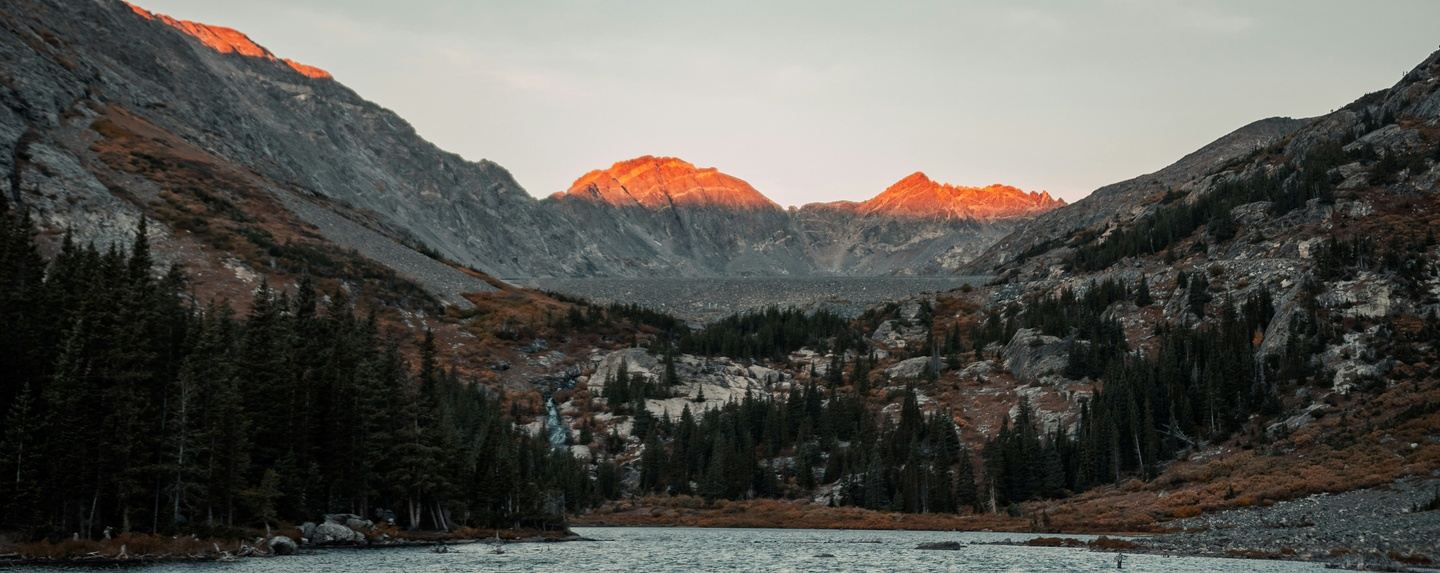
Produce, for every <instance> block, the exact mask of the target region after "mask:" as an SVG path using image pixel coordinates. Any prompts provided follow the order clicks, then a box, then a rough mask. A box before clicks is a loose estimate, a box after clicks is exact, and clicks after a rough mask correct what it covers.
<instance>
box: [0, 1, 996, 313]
mask: <svg viewBox="0 0 1440 573" xmlns="http://www.w3.org/2000/svg"><path fill="white" fill-rule="evenodd" d="M0 18H3V25H4V26H5V28H6V30H7V34H6V35H5V38H3V39H0V44H3V45H0V58H3V59H0V71H3V72H4V73H5V77H6V78H7V81H6V82H4V83H3V84H0V90H3V91H0V101H3V103H4V106H3V110H0V169H4V170H5V171H6V172H7V173H11V174H13V176H12V177H11V195H12V199H14V200H16V202H19V203H24V204H27V205H28V206H29V207H30V208H31V209H32V210H33V211H34V212H36V213H38V214H41V215H42V216H41V217H40V220H41V221H42V223H43V225H44V227H45V228H46V229H48V230H50V231H51V232H52V233H59V232H61V231H62V230H68V231H70V232H72V233H74V234H75V235H76V237H77V238H79V239H81V240H99V241H101V242H102V243H108V242H113V241H115V240H119V239H121V238H122V237H123V236H124V234H125V233H124V231H125V230H126V229H129V228H131V227H132V226H133V223H134V221H135V220H137V219H138V218H139V217H140V216H142V215H145V216H148V217H150V218H151V219H153V220H154V222H155V223H156V224H155V225H153V226H152V228H153V229H154V230H153V232H154V233H155V234H156V235H157V236H156V242H157V249H158V250H159V252H160V253H161V255H162V256H172V255H173V257H174V258H176V259H177V260H182V261H184V262H187V263H188V264H192V265H194V266H196V267H197V268H203V269H206V270H207V276H213V277H231V276H244V277H251V276H258V275H262V274H270V275H276V273H275V272H271V271H275V270H279V271H281V274H285V273H293V272H295V271H296V270H298V269H299V268H301V267H302V266H305V265H306V264H307V263H305V262H304V261H302V260H301V259H303V258H305V257H304V256H301V255H296V256H286V257H278V258H277V257H275V256H274V255H273V254H270V251H276V250H277V248H275V247H273V246H272V245H275V244H278V245H282V246H283V245H284V244H285V241H287V240H290V241H291V242H292V243H295V244H299V243H296V241H297V240H299V239H301V238H303V239H304V241H301V242H306V241H308V242H311V243H315V244H316V245H319V244H324V245H325V247H324V248H326V249H334V250H337V251H347V252H348V251H353V252H354V253H356V254H358V255H359V256H360V259H357V261H363V262H366V263H367V264H376V265H379V266H380V267H383V268H386V269H389V270H390V271H392V272H395V273H397V274H398V276H401V277H404V278H405V279H406V280H408V281H412V282H415V283H416V284H420V285H423V287H424V288H425V289H427V290H429V291H431V292H434V293H437V294H439V295H440V296H441V297H442V298H445V299H448V300H451V301H459V300H460V299H459V294H460V293H461V292H464V291H466V290H467V289H481V290H483V289H484V288H486V287H485V284H484V282H483V281H481V280H478V279H475V278H474V277H473V276H469V275H466V274H465V273H466V272H467V271H465V270H464V269H463V267H468V268H470V269H474V270H477V271H479V272H482V273H485V274H488V275H490V276H497V277H546V276H567V277H576V276H727V275H805V274H815V273H820V274H844V275H850V274H862V275H863V274H892V273H906V274H926V273H933V272H947V271H949V270H953V269H954V268H955V267H956V266H957V265H958V264H959V263H960V262H965V261H968V260H969V258H970V257H971V256H973V255H974V253H976V252H978V250H979V246H981V245H984V244H988V242H989V241H991V240H993V239H994V238H995V237H996V236H997V235H998V234H1000V232H1001V231H1004V230H1008V227H1004V226H995V225H992V224H991V223H990V221H993V220H996V213H994V212H991V211H989V210H986V209H979V208H977V209H975V210H973V211H968V212H967V211H965V210H964V209H961V210H959V211H955V210H954V209H952V208H949V207H946V208H945V209H947V214H950V215H956V216H960V215H966V214H968V215H970V216H971V217H970V218H969V219H965V218H956V219H955V220H954V221H952V223H950V224H937V223H930V222H926V223H916V224H911V223H906V222H903V221H902V220H901V218H899V216H898V215H897V216H896V217H891V216H890V215H888V214H882V213H880V212H879V211H875V212H855V213H843V212H838V211H835V210H833V209H832V210H826V209H815V208H809V207H807V208H805V209H801V210H800V211H802V212H803V213H802V214H795V213H791V212H787V211H786V210H784V209H781V208H780V207H779V206H778V205H776V204H775V203H774V202H773V201H770V200H769V199H768V198H765V197H764V195H762V194H761V193H760V192H759V191H757V190H756V189H754V188H753V187H751V186H750V185H749V184H747V183H745V182H744V181H743V180H741V179H739V178H736V177H733V176H730V175H726V174H724V173H722V172H720V171H719V170H717V169H713V168H707V169H701V168H697V167H695V166H694V165H691V164H689V163H686V162H685V161H683V160H679V159H674V158H656V157H641V158H636V159H633V160H629V161H624V162H620V163H618V164H616V165H613V166H611V167H610V168H608V169H599V170H596V171H594V172H592V173H589V174H586V175H584V176H582V177H581V178H579V179H578V180H577V181H576V184H575V185H574V186H572V188H571V189H570V190H568V191H566V192H564V193H559V194H556V195H554V196H551V197H549V198H546V199H544V200H537V199H535V198H534V197H532V196H531V195H530V194H529V193H527V192H526V191H525V190H524V189H522V188H521V187H520V185H519V184H517V183H516V182H515V179H514V178H513V177H512V176H511V174H510V173H509V172H508V171H506V170H505V169H504V168H502V167H501V166H499V165H496V164H494V163H492V162H489V161H485V160H479V161H468V160H466V159H465V158H462V157H459V156H457V155H455V154H452V153H448V152H445V151H443V150H441V149H439V148H437V147H435V146H434V145H432V144H430V143H429V142H427V141H425V140H424V139H422V138H420V137H419V136H418V135H417V134H416V133H415V130H414V129H413V128H412V127H411V126H410V125H408V124H407V123H406V122H405V121H404V120H403V119H401V118H400V117H398V116H396V115H395V114H394V113H392V112H390V111H389V110H386V109H384V108H382V107H380V106H378V105H375V104H374V103H371V102H369V101H366V100H364V99H363V98H361V97H360V96H359V95H357V94H355V93H354V92H353V91H351V90H349V89H348V88H346V87H345V86H344V85H342V84H340V83H339V82H338V81H336V80H335V79H334V78H333V77H332V76H331V75H330V74H329V73H328V72H326V71H324V70H322V69H321V68H318V67H315V66H311V65H307V64H302V63H299V62H296V61H293V60H289V59H286V58H283V57H281V56H280V55H277V54H275V53H273V52H272V51H270V50H269V49H267V48H265V47H263V46H261V45H260V44H258V43H257V42H255V41H254V40H253V39H251V38H249V37H248V36H246V35H245V34H244V33H242V32H240V31H237V30H233V29H230V28H226V27H223V26H216V25H210V24H202V23H197V22H191V21H185V20H179V19H175V18H172V17H169V16H165V15H163V14H156V13H152V12H150V11H148V10H145V9H144V8H142V7H139V6H135V5H132V4H127V3H123V2H119V1H112V0H100V1H96V2H63V1H61V0H18V1H17V2H16V3H13V4H12V5H11V6H10V7H7V9H6V10H4V11H3V14H0ZM172 165H186V166H191V167H196V168H197V169H194V170H192V171H191V172H190V173H189V177H187V178H185V179H183V180H181V179H180V178H176V177H174V174H173V171H174V170H172V169H169V167H170V166H172ZM196 189H202V190H203V189H224V190H226V191H227V192H226V193H222V194H218V195H213V194H212V195H205V196H201V195H200V194H198V193H196V192H195V190H196ZM993 195H994V196H996V197H998V196H1002V195H1004V194H993ZM977 196H978V195H977ZM906 205H908V207H906V210H907V213H906V214H905V216H906V217H910V218H926V217H923V215H924V209H925V208H926V207H925V205H923V204H921V203H910V202H907V203H906ZM951 211H953V213H951ZM197 217H198V218H199V219H204V220H207V221H210V220H214V221H220V223H218V224H216V225H210V224H208V223H207V225H208V226H207V227H206V228H204V229H201V228H199V226H200V223H199V222H197V221H198V220H199V219H197ZM980 221H984V222H983V223H981V222H980ZM802 223H804V224H803V225H802ZM292 226H298V227H302V228H304V229H306V231H305V233H304V237H288V236H287V233H286V232H284V229H287V228H291V227H292ZM212 227H219V228H212ZM220 228H223V229H225V230H226V231H225V232H221V229H220ZM261 230H264V231H265V233H268V236H267V235H266V234H262V233H260V231H261ZM241 231H243V233H241ZM226 233H232V235H227V234H226ZM233 233H240V234H239V235H233ZM948 233H963V234H966V235H967V236H966V237H964V238H963V240H961V239H955V240H956V241H958V242H961V243H964V244H965V245H966V246H965V247H964V248H958V249H957V248H955V247H956V245H952V244H943V243H945V242H946V241H950V240H951V239H950V238H943V239H942V238H941V237H939V235H940V234H948ZM233 236H240V237H245V239H244V242H245V243H246V244H247V245H248V246H247V247H246V248H245V249H240V250H239V252H240V253H241V254H245V253H249V255H247V256H234V254H233V253H231V252H230V251H234V250H235V248H234V246H233V245H231V244H230V243H231V242H232V241H233ZM317 248H319V247H317ZM271 259H275V260H271ZM282 263H284V264H282ZM287 264H288V266H289V270H288V271H286V270H285V267H286V265H287ZM277 276H278V275H277ZM226 280H227V281H228V282H229V283H232V284H231V286H234V287H236V288H238V286H239V284H240V283H238V282H236V281H237V280H239V279H226ZM241 282H243V281H241Z"/></svg>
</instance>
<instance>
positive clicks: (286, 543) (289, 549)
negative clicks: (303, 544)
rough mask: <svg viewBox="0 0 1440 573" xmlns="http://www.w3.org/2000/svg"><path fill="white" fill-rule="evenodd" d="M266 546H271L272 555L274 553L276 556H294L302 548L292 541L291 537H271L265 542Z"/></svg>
mask: <svg viewBox="0 0 1440 573" xmlns="http://www.w3.org/2000/svg"><path fill="white" fill-rule="evenodd" d="M265 545H267V546H269V547H270V553H273V554H275V555H294V554H295V551H296V550H298V549H299V548H300V546H299V545H297V544H296V543H295V540H294V539H290V538H289V537H287V536H284V535H276V536H275V537H271V538H270V539H269V540H267V541H266V542H265Z"/></svg>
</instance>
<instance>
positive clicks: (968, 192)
mask: <svg viewBox="0 0 1440 573" xmlns="http://www.w3.org/2000/svg"><path fill="white" fill-rule="evenodd" d="M829 205H832V206H834V207H837V208H847V207H848V208H852V209H853V211H854V212H855V213H856V214H860V215H873V214H881V215H889V216H893V217H911V218H916V219H930V218H938V219H972V220H985V221H988V220H996V219H1017V218H1021V217H1031V216H1035V215H1038V214H1041V213H1044V212H1046V211H1050V210H1053V209H1056V208H1058V207H1061V206H1063V205H1065V202H1064V201H1062V200H1059V199H1055V198H1053V197H1051V196H1050V194H1049V193H1044V192H1039V193H1036V192H1028V193H1027V192H1025V191H1021V190H1020V189H1016V188H1015V187H1011V186H1009V185H1001V184H998V183H997V184H994V185H987V186H985V187H964V186H957V185H950V184H948V183H938V182H935V181H933V180H931V179H930V178H929V177H928V176H926V175H925V174H924V173H921V172H919V171H917V172H915V173H912V174H910V175H908V176H906V177H905V178H904V179H901V180H899V181H897V182H895V184H894V185H891V186H890V187H888V188H886V189H885V191H883V192H881V193H880V194H879V195H876V196H874V197H871V198H870V199H867V200H865V201H863V202H861V203H848V202H837V203H829Z"/></svg>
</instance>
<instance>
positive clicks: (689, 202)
mask: <svg viewBox="0 0 1440 573" xmlns="http://www.w3.org/2000/svg"><path fill="white" fill-rule="evenodd" d="M562 197H572V198H580V199H586V200H591V201H595V202H599V203H605V204H609V205H614V206H618V207H645V208H649V209H658V208H663V207H671V206H718V207H728V208H733V209H746V210H748V209H779V208H780V206H779V205H777V204H776V203H775V202H774V201H772V200H770V198H768V197H766V196H765V195H764V194H763V193H761V192H760V191H758V190H756V189H755V188H754V187H753V186H751V185H750V184H749V183H746V182H745V181H744V180H743V179H740V178H738V177H735V176H732V175H729V174H726V173H723V172H721V171H720V170H718V169H716V168H714V167H696V166H695V165H694V164H692V163H690V162H687V161H685V160H683V159H679V158H675V157H656V156H652V155H645V156H641V157H636V158H634V159H627V160H625V161H620V162H617V163H615V164H614V165H611V166H610V167H609V168H606V169H596V170H594V171H591V172H589V173H586V174H585V175H583V176H581V177H580V178H579V179H576V180H575V183H574V184H572V185H571V186H570V189H569V190H567V191H565V192H563V193H556V194H555V195H553V198H556V199H559V198H562ZM1064 205H1065V202H1064V201H1063V200H1060V199H1056V198H1054V197H1051V196H1050V194H1049V193H1046V192H1034V191H1024V190H1021V189H1018V188H1015V187H1012V186H1009V185H1002V184H993V185H986V186H984V187H967V186H963V185H951V184H948V183H940V182H937V181H934V180H932V179H930V178H929V177H928V176H926V175H925V174H924V173H921V172H915V173H913V174H911V175H909V176H906V177H905V178H904V179H901V180H899V181H897V182H896V183H895V184H893V185H891V186H890V187H888V188H886V189H885V190H884V191H883V192H881V193H880V194H878V195H876V196H875V197H872V198H870V199H868V200H865V201H862V202H853V201H836V202H832V203H820V204H815V205H814V206H816V207H833V208H837V209H843V210H846V211H850V212H853V213H854V214H856V215H862V216H863V215H886V216H894V217H908V218H941V219H980V220H993V219H1010V218H1016V217H1029V216H1034V215H1037V214H1039V213H1043V212H1046V211H1049V210H1052V209H1056V208H1059V207H1062V206H1064Z"/></svg>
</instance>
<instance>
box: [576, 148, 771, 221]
mask: <svg viewBox="0 0 1440 573" xmlns="http://www.w3.org/2000/svg"><path fill="white" fill-rule="evenodd" d="M562 196H570V197H578V198H583V199H587V200H592V201H598V202H602V203H609V204H611V205H617V206H640V207H646V208H651V209H656V208H661V207H665V206H668V205H690V206H709V205H717V206H724V207H730V208H734V209H779V208H780V206H779V205H776V204H775V202H774V201H771V200H770V199H769V198H768V197H766V196H765V195H763V194H761V193H760V192H759V191H756V190H755V188H754V187H751V186H750V184H749V183H746V182H745V181H744V180H742V179H740V178H738V177H733V176H731V175H727V174H725V173H722V172H720V170H719V169H716V168H714V167H696V166H695V165H694V164H692V163H690V162H688V161H685V160H683V159H680V158H676V157H656V156H653V155H642V156H640V157H636V158H634V159H627V160H624V161H619V162H616V163H615V164H614V165H611V166H610V167H609V168H608V169H596V170H594V171H591V172H589V173H586V174H585V175H582V176H581V177H580V178H579V179H576V180H575V183H574V184H572V185H570V189H569V190H568V191H566V192H564V193H556V194H555V195H552V197H554V198H559V197H562Z"/></svg>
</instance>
